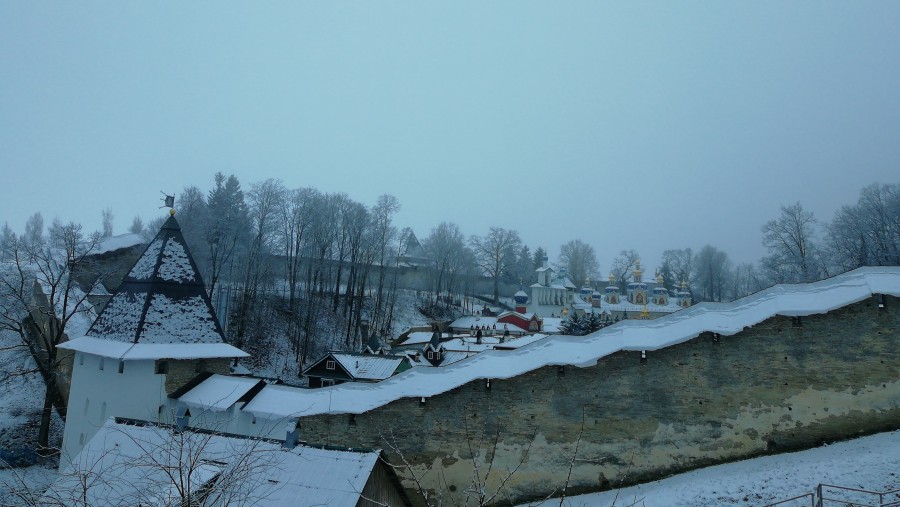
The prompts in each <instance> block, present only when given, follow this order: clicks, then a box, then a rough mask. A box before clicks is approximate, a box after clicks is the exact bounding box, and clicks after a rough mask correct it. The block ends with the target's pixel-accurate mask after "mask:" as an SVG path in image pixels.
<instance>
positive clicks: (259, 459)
mask: <svg viewBox="0 0 900 507" xmlns="http://www.w3.org/2000/svg"><path fill="white" fill-rule="evenodd" d="M380 456H381V452H380V451H378V450H360V451H357V450H352V449H348V450H335V449H323V448H318V447H310V446H305V445H298V446H296V447H294V448H293V449H287V448H284V447H283V446H282V445H281V444H280V443H279V442H273V441H269V440H260V439H251V438H247V437H239V436H236V435H221V434H212V433H209V432H201V431H195V430H188V431H184V432H181V433H177V434H176V433H175V432H174V431H173V430H172V429H171V428H168V427H163V426H157V425H152V424H150V423H137V422H133V421H132V422H128V423H126V422H125V421H117V420H113V419H110V420H108V421H107V422H106V424H104V425H103V426H102V427H101V428H100V429H99V430H98V431H97V433H96V434H95V435H94V436H93V437H92V438H91V439H90V441H88V442H87V444H86V445H85V446H84V449H83V450H82V451H81V452H80V453H79V454H78V456H76V457H75V459H74V460H73V462H72V465H70V466H69V468H68V469H67V473H63V474H61V475H60V477H59V479H57V480H56V482H54V483H53V484H52V485H51V486H50V488H49V489H48V491H47V493H46V494H45V496H44V499H45V500H47V501H48V504H49V503H53V504H54V505H57V504H59V505H74V504H76V503H80V502H81V501H83V500H85V499H86V500H87V503H88V504H90V505H98V506H104V505H110V506H111V505H138V504H141V505H178V504H179V503H180V501H179V500H180V499H179V496H178V494H177V490H176V489H175V488H176V486H180V485H175V484H173V480H178V479H179V478H181V477H184V478H185V479H188V480H190V481H191V486H192V487H193V489H195V490H198V491H199V490H202V488H203V486H204V485H215V486H213V487H220V488H225V489H224V490H221V491H225V492H230V494H226V495H225V496H226V497H227V498H230V500H231V502H233V503H236V504H237V503H243V502H242V499H244V498H245V497H246V499H247V500H246V501H250V500H252V502H250V503H253V504H254V505H259V506H261V507H270V506H272V507H274V506H291V507H303V506H314V505H357V504H358V503H359V502H360V500H361V498H362V491H363V489H364V488H365V486H366V483H367V481H368V480H369V478H370V477H371V476H372V474H373V472H374V469H375V467H376V466H382V465H379V464H378V461H379V459H380ZM240 467H243V468H240ZM179 469H180V473H179ZM87 471H90V472H91V473H92V474H96V475H97V476H99V477H102V478H103V480H99V481H89V482H88V484H87V487H86V488H82V487H80V486H79V485H80V483H79V481H80V480H81V479H82V478H83V477H84V472H87ZM173 471H174V479H173V477H172V476H171V475H170V474H173ZM78 472H82V473H78ZM188 472H190V475H188ZM386 472H387V473H388V474H393V471H392V470H390V469H389V467H387V468H386ZM398 493H399V494H400V495H401V496H403V497H405V493H404V492H403V491H399V490H398ZM82 494H83V495H84V496H85V497H86V498H82V497H81V495H82Z"/></svg>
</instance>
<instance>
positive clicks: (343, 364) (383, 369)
mask: <svg viewBox="0 0 900 507" xmlns="http://www.w3.org/2000/svg"><path fill="white" fill-rule="evenodd" d="M324 361H335V362H337V364H338V366H340V368H341V369H342V370H343V371H344V372H346V373H347V375H349V376H350V378H351V379H352V380H370V381H371V380H384V379H386V378H388V377H390V376H392V375H394V374H395V373H397V370H398V369H399V368H401V367H402V366H403V365H404V364H407V365H408V364H409V359H407V358H406V356H397V355H387V354H366V353H358V352H340V351H331V352H329V353H328V354H326V355H325V356H324V357H323V358H322V359H319V360H318V361H316V362H315V363H313V364H312V365H311V366H309V367H308V368H306V369H305V370H303V375H306V376H314V377H318V376H320V372H317V373H315V374H313V372H314V370H315V369H316V367H317V366H318V365H320V364H322V363H323V362H324Z"/></svg>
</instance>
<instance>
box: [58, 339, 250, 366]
mask: <svg viewBox="0 0 900 507" xmlns="http://www.w3.org/2000/svg"><path fill="white" fill-rule="evenodd" d="M59 348H61V349H68V350H77V351H79V352H85V353H88V354H94V355H97V356H103V357H112V358H115V359H124V360H129V361H137V360H144V359H211V358H216V357H250V354H248V353H246V352H244V351H243V350H241V349H239V348H237V347H234V346H232V345H229V344H227V343H125V342H115V341H111V340H104V339H102V338H93V337H90V336H82V337H79V338H75V339H74V340H69V341H67V342H63V343H61V344H59Z"/></svg>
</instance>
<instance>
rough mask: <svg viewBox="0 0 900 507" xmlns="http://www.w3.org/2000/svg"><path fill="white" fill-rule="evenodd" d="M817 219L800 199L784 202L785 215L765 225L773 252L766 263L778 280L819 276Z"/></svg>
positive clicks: (766, 242) (806, 279) (765, 240)
mask: <svg viewBox="0 0 900 507" xmlns="http://www.w3.org/2000/svg"><path fill="white" fill-rule="evenodd" d="M815 226H816V219H815V217H814V216H813V213H812V212H811V211H806V210H804V209H803V206H801V205H800V203H799V202H798V203H796V204H793V205H791V206H782V207H781V215H779V217H778V218H777V219H775V220H770V221H768V222H766V224H765V225H763V227H762V232H763V245H764V246H765V247H766V248H767V249H768V250H769V255H767V256H766V257H764V258H763V260H762V263H763V266H764V268H765V269H766V271H767V272H768V274H769V276H770V277H771V279H772V281H773V282H775V283H785V282H789V283H795V282H810V281H814V280H816V279H817V278H818V275H819V270H818V263H817V259H816V244H815Z"/></svg>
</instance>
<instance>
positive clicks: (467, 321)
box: [450, 315, 497, 329]
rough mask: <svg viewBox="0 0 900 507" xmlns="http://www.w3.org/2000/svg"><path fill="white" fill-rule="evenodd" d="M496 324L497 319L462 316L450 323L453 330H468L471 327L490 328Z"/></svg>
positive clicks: (480, 316)
mask: <svg viewBox="0 0 900 507" xmlns="http://www.w3.org/2000/svg"><path fill="white" fill-rule="evenodd" d="M496 324H497V317H485V316H484V315H464V316H462V317H460V318H458V319H456V320H454V321H453V322H451V323H450V327H451V328H453V329H469V328H471V327H472V326H475V327H476V328H477V327H481V326H487V327H491V326H494V325H496Z"/></svg>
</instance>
